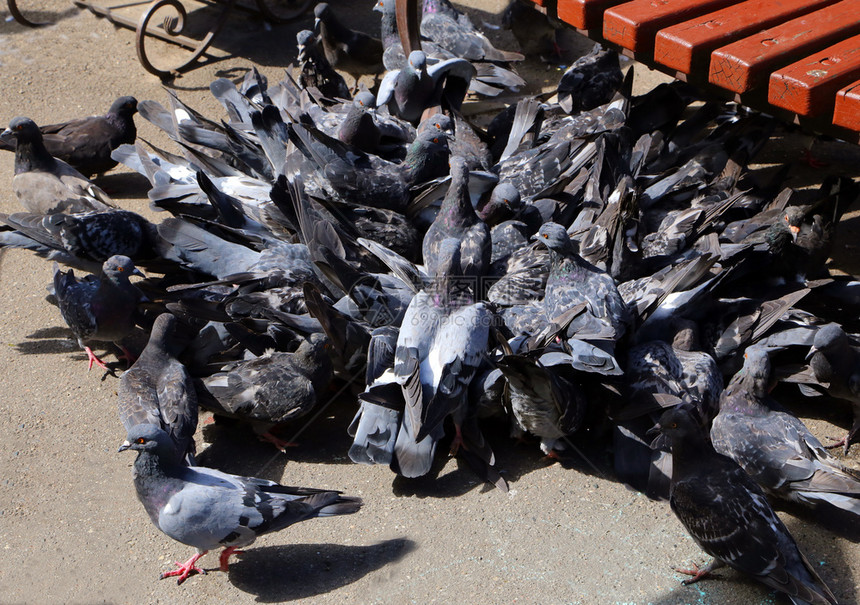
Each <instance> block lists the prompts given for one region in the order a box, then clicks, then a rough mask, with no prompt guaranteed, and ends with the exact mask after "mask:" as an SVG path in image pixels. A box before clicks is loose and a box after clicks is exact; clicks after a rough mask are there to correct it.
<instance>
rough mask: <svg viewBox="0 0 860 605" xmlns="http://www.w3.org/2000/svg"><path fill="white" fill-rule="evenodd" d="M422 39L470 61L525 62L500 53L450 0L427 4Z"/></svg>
mask: <svg viewBox="0 0 860 605" xmlns="http://www.w3.org/2000/svg"><path fill="white" fill-rule="evenodd" d="M421 35H422V36H424V37H425V38H428V39H430V40H432V41H433V42H435V43H436V44H438V45H439V46H441V47H442V48H444V49H445V50H448V51H449V52H451V53H453V54H454V55H455V56H457V57H461V58H463V59H466V60H468V61H522V60H523V59H524V58H525V57H523V55H521V54H520V53H515V52H511V51H506V50H500V49H498V48H496V47H495V46H493V44H492V43H491V42H490V41H489V39H487V37H486V36H485V35H484V34H483V33H481V32H480V31H479V30H478V29H476V28H475V26H474V25H472V22H471V20H470V19H469V17H467V16H466V15H464V14H463V13H461V12H460V11H458V10H457V9H455V8H454V7H453V6H452V5H451V3H450V2H447V0H424V6H423V15H422V17H421Z"/></svg>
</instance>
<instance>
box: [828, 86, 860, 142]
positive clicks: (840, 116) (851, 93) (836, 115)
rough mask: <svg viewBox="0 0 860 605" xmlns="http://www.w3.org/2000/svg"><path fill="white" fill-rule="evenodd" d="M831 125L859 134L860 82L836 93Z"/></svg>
mask: <svg viewBox="0 0 860 605" xmlns="http://www.w3.org/2000/svg"><path fill="white" fill-rule="evenodd" d="M833 123H834V124H836V125H837V126H842V127H843V128H849V129H851V130H856V131H857V132H860V80H857V81H856V82H854V83H853V84H849V85H848V86H846V87H845V88H843V89H842V90H840V91H839V92H837V93H836V107H835V108H834V109H833Z"/></svg>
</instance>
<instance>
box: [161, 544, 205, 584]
mask: <svg viewBox="0 0 860 605" xmlns="http://www.w3.org/2000/svg"><path fill="white" fill-rule="evenodd" d="M207 552H209V551H208V550H204V551H203V552H198V553H195V554H194V556H193V557H191V558H190V559H188V560H187V561H186V562H185V563H180V562H179V561H176V565H177V566H178V567H179V569H174V570H173V571H165V572H164V573H162V574H161V577H160V578H159V580H163V579H164V578H170V577H172V576H179V579H178V580H177V581H176V583H177V584H182V583H183V582H184V581H185V580H187V579H188V576H190V575H191V574H195V573H199V574H203V575H206V570H205V569H201V568H199V567H197V566H196V565H195V563H197V561H198V559H200V557H202V556H203V555H205V554H206V553H207Z"/></svg>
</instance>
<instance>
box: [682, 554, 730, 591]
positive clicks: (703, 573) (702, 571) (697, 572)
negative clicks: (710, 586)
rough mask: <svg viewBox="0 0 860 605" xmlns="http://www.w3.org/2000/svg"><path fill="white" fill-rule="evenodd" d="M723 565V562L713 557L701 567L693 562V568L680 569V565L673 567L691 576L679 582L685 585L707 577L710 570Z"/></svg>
mask: <svg viewBox="0 0 860 605" xmlns="http://www.w3.org/2000/svg"><path fill="white" fill-rule="evenodd" d="M724 565H725V563H723V562H722V561H720V560H719V559H714V560H713V561H711V562H710V563H709V564H708V565H705V566H704V567H701V568H700V567H699V566H698V565H696V564H695V563H693V569H682V568H680V567H675V568H674V570H675V571H677V572H678V573H682V574H685V575H688V576H693V577H692V578H688V579H686V580H684V581H683V582H681V584H683V585H684V586H687V585H689V584H695V583H696V582H698V581H699V580H701V579H702V578H706V577H708V576H709V575H711V572H712V571H714V570H715V569H719V568H720V567H723V566H724Z"/></svg>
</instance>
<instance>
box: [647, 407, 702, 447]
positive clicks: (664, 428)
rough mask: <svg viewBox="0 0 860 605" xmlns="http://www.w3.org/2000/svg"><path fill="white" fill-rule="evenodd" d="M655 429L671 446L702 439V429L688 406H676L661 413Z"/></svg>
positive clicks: (691, 408)
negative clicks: (691, 439) (666, 438)
mask: <svg viewBox="0 0 860 605" xmlns="http://www.w3.org/2000/svg"><path fill="white" fill-rule="evenodd" d="M657 428H658V429H659V430H660V432H661V433H662V434H663V435H665V436H666V437H668V438H669V440H670V441H671V442H672V443H673V444H675V443H678V442H680V441H684V440H686V439H690V438H696V437H699V438H702V439H704V430H703V427H702V425H701V423H700V422H699V421H698V419H697V418H696V414H695V410H694V409H693V407H692V406H690V405H683V404H682V405H676V406H675V407H673V408H670V409H669V410H666V411H665V412H663V415H662V416H660V420H659V421H658V422H657Z"/></svg>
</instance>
